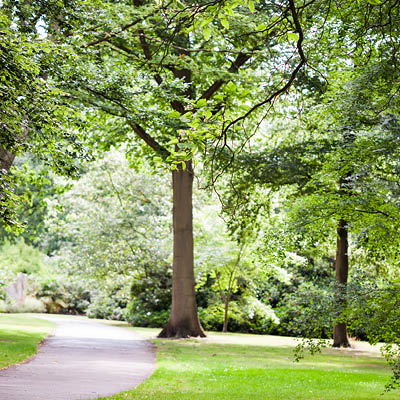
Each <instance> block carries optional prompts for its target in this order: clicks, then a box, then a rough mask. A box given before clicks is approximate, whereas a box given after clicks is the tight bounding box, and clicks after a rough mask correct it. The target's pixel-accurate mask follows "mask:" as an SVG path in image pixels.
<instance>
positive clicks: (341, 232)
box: [333, 219, 350, 347]
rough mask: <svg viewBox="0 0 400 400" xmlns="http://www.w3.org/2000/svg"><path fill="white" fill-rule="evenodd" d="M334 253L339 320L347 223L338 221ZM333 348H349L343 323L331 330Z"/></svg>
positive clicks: (346, 260)
mask: <svg viewBox="0 0 400 400" xmlns="http://www.w3.org/2000/svg"><path fill="white" fill-rule="evenodd" d="M337 233H338V237H337V251H336V283H337V287H336V307H337V312H336V318H339V319H340V316H341V314H342V310H343V308H344V307H345V306H346V285H347V277H348V273H349V255H348V250H349V245H348V241H347V222H346V221H345V220H343V219H341V220H340V221H339V224H338V228H337ZM333 347H350V342H349V338H348V336H347V328H346V324H345V323H344V322H338V323H336V325H335V326H334V328H333Z"/></svg>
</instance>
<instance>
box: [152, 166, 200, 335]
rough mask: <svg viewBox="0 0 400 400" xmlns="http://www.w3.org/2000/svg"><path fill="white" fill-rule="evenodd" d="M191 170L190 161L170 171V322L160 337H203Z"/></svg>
mask: <svg viewBox="0 0 400 400" xmlns="http://www.w3.org/2000/svg"><path fill="white" fill-rule="evenodd" d="M192 186H193V171H192V167H191V161H187V162H186V169H185V170H184V169H183V168H182V166H179V167H178V168H177V169H176V170H174V171H172V188H173V231H174V260H173V273H172V308H171V314H170V318H169V321H168V323H167V325H166V326H165V328H164V329H163V330H162V331H161V332H160V334H159V335H158V337H160V338H185V337H190V336H201V337H205V336H206V335H205V333H204V331H203V328H202V327H201V325H200V321H199V317H198V314H197V304H196V294H195V282H194V269H193V267H194V262H193V223H192V219H193V217H192Z"/></svg>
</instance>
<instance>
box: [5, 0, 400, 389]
mask: <svg viewBox="0 0 400 400" xmlns="http://www.w3.org/2000/svg"><path fill="white" fill-rule="evenodd" d="M0 5H1V11H0V104H1V106H0V220H1V230H0V246H1V247H0V300H1V302H0V311H2V312H15V311H37V312H45V311H46V312H54V313H66V314H86V315H87V316H89V317H92V318H104V319H114V320H123V321H128V322H129V323H131V324H133V325H134V326H140V327H154V328H160V332H159V337H160V338H187V337H204V336H206V333H205V331H223V332H243V333H257V334H272V335H284V336H295V337H302V338H304V341H303V342H302V344H301V345H299V346H298V348H297V351H298V353H297V356H298V357H299V358H301V357H302V352H303V351H304V350H310V351H311V352H317V351H318V350H319V349H320V347H321V346H333V347H344V348H346V347H349V346H350V342H349V337H352V338H356V339H357V340H364V341H368V342H369V343H371V344H377V343H382V342H383V343H384V344H383V346H382V347H381V350H382V353H383V355H384V356H385V358H386V361H387V363H388V364H389V366H390V367H391V369H392V373H393V374H392V380H391V381H390V383H389V384H388V388H395V387H396V386H398V385H399V383H400V351H399V346H400V318H399V317H400V306H399V305H400V263H399V262H400V259H399V253H400V241H399V243H398V242H397V239H399V238H400V208H399V206H400V146H399V144H400V123H399V115H400V64H399V63H400V59H399V57H400V53H399V52H400V2H399V1H398V0H341V1H339V0H268V1H264V0H258V1H255V0H211V1H207V0H204V1H203V0H198V1H191V0H154V1H150V0H122V1H112V0H109V1H103V0H88V1H84V0H27V1H8V0H3V1H0ZM19 272H23V273H25V274H27V275H28V278H29V297H28V298H27V300H26V302H25V305H23V306H20V307H17V306H16V305H15V304H13V303H12V302H9V301H8V300H7V296H6V292H5V289H6V287H7V285H8V284H9V283H10V282H11V281H13V280H14V279H15V278H16V276H17V274H18V273H19ZM310 339H319V340H317V341H315V340H310ZM331 339H333V340H331Z"/></svg>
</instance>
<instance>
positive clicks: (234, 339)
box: [103, 328, 400, 400]
mask: <svg viewBox="0 0 400 400" xmlns="http://www.w3.org/2000/svg"><path fill="white" fill-rule="evenodd" d="M133 329H135V330H136V331H137V332H138V333H140V334H142V335H144V336H147V337H151V336H154V335H155V334H156V332H158V331H157V330H150V329H143V328H141V329H140V328H133ZM224 342H225V344H224ZM153 343H154V344H155V345H156V346H157V349H158V353H157V354H158V355H157V360H158V361H157V366H158V368H157V370H156V371H155V373H154V374H153V376H152V377H151V378H150V379H148V380H147V381H146V382H144V383H143V384H141V385H140V386H138V387H137V388H136V389H134V390H131V391H127V392H123V393H120V394H118V395H115V396H111V397H106V398H103V400H104V399H109V400H111V399H112V400H130V399H154V400H156V399H157V400H163V399H165V400H172V399H177V400H178V399H179V400H181V399H182V400H189V399H190V400H203V399H204V400H205V399H207V400H214V399H215V400H219V399H226V400H239V399H241V400H242V399H243V400H251V399H265V400H267V399H268V400H275V399H282V400H283V399H284V400H291V399H332V400H333V399H335V400H340V399H343V400H344V399H346V400H350V399H368V400H373V399H381V400H389V399H399V398H400V393H399V392H398V391H396V392H389V393H387V394H384V395H382V392H383V389H384V386H385V383H387V381H388V378H389V376H390V370H389V369H388V368H387V367H386V365H385V362H384V360H383V359H382V358H381V357H379V353H377V352H376V350H375V352H374V351H372V349H371V351H354V350H353V351H352V350H350V351H346V350H343V349H339V350H335V349H327V350H324V352H323V354H321V355H316V356H307V357H306V358H305V359H304V360H302V361H301V362H300V363H294V362H293V345H294V344H295V341H294V340H293V339H292V338H282V337H271V336H253V335H240V334H228V335H226V336H223V335H218V334H217V335H216V334H213V335H211V337H210V338H208V339H206V340H201V339H199V340H196V339H188V340H161V339H156V340H153ZM238 343H243V344H238ZM268 343H270V345H268ZM361 347H362V346H361Z"/></svg>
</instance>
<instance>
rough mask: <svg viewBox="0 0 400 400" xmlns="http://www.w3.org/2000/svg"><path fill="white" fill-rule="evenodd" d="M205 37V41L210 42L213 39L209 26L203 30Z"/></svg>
mask: <svg viewBox="0 0 400 400" xmlns="http://www.w3.org/2000/svg"><path fill="white" fill-rule="evenodd" d="M203 36H204V39H205V40H210V37H211V28H210V27H209V26H206V27H205V28H204V30H203Z"/></svg>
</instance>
